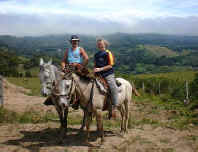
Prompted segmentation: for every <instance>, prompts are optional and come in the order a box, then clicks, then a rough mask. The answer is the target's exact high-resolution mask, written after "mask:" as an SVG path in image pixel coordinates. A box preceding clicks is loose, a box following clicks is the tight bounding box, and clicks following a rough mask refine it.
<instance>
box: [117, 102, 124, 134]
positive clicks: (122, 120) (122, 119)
mask: <svg viewBox="0 0 198 152" xmlns="http://www.w3.org/2000/svg"><path fill="white" fill-rule="evenodd" d="M118 110H119V111H120V114H121V124H120V125H121V126H120V128H121V130H120V131H121V133H122V132H124V119H125V117H124V107H123V105H121V106H120V107H118Z"/></svg>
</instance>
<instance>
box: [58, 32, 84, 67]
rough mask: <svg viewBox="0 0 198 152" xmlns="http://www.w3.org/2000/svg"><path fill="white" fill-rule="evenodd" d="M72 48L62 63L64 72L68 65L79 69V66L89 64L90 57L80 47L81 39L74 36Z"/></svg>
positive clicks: (68, 50) (68, 49)
mask: <svg viewBox="0 0 198 152" xmlns="http://www.w3.org/2000/svg"><path fill="white" fill-rule="evenodd" d="M70 42H71V45H72V47H71V48H67V49H66V51H65V55H64V58H63V60H62V62H61V67H62V70H64V68H65V66H66V65H67V64H70V65H72V66H74V67H77V66H78V65H79V64H80V65H82V66H86V65H87V64H88V55H87V53H86V52H85V50H84V49H83V48H82V47H79V46H78V45H79V42H80V40H79V38H78V36H76V35H72V36H71V39H70Z"/></svg>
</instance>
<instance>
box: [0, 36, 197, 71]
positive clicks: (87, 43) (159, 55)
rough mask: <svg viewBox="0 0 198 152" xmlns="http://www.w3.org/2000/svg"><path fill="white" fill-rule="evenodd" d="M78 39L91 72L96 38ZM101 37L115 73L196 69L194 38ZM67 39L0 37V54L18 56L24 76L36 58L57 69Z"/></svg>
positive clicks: (37, 62)
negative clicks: (108, 51)
mask: <svg viewBox="0 0 198 152" xmlns="http://www.w3.org/2000/svg"><path fill="white" fill-rule="evenodd" d="M79 36H80V39H81V41H80V46H83V47H84V48H85V50H86V51H87V53H88V55H89V57H90V59H89V67H90V68H93V54H94V53H95V52H96V51H97V49H96V44H95V43H96V38H97V37H96V36H88V35H79ZM103 37H104V38H105V39H107V40H108V41H109V42H110V44H111V45H110V47H109V49H110V50H112V52H113V54H114V55H115V58H116V64H115V69H116V71H117V72H121V73H134V74H141V73H159V72H172V71H182V70H185V69H196V68H197V67H198V37H196V36H174V35H160V34H126V33H115V34H111V35H104V36H103ZM69 38H70V35H69V34H65V35H47V36H40V37H13V36H0V52H2V51H4V52H5V49H7V52H12V53H14V54H15V55H17V56H19V59H20V61H23V63H22V64H23V67H24V69H25V70H23V69H21V70H22V71H23V73H24V71H28V70H29V71H30V69H35V67H38V64H39V58H40V57H43V58H45V60H49V59H50V58H53V61H54V63H55V64H56V65H60V61H61V59H62V58H63V54H64V50H65V48H66V47H69V46H70V44H69V41H68V39H69ZM20 56H23V57H20ZM0 57H2V56H0ZM1 62H2V61H0V66H1V64H2V65H4V62H3V63H1ZM6 62H7V61H6ZM9 62H11V61H9ZM17 64H20V63H17ZM13 65H14V64H13ZM19 70H20V69H19Z"/></svg>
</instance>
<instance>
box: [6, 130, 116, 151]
mask: <svg viewBox="0 0 198 152" xmlns="http://www.w3.org/2000/svg"><path fill="white" fill-rule="evenodd" d="M20 134H22V136H23V137H22V138H20V139H16V140H8V141H7V142H4V143H3V144H6V145H14V146H19V147H21V148H25V149H28V150H29V151H31V152H39V151H40V148H42V147H50V146H51V147H53V146H63V147H71V146H88V147H90V148H91V147H93V148H97V146H94V145H93V144H91V143H92V142H96V141H97V139H98V133H97V131H91V132H90V139H89V143H87V142H85V139H86V132H85V131H80V129H74V128H68V133H67V135H65V136H64V138H61V136H60V133H59V129H57V128H47V129H43V130H40V131H20ZM105 136H106V137H107V136H108V137H110V136H116V134H115V133H113V132H112V131H105Z"/></svg>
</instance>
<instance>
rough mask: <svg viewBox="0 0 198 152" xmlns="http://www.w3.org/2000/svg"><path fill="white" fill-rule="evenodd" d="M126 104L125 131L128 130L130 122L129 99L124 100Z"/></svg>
mask: <svg viewBox="0 0 198 152" xmlns="http://www.w3.org/2000/svg"><path fill="white" fill-rule="evenodd" d="M124 106H125V119H124V120H125V122H124V131H125V132H128V122H129V100H128V101H125V102H124Z"/></svg>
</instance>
